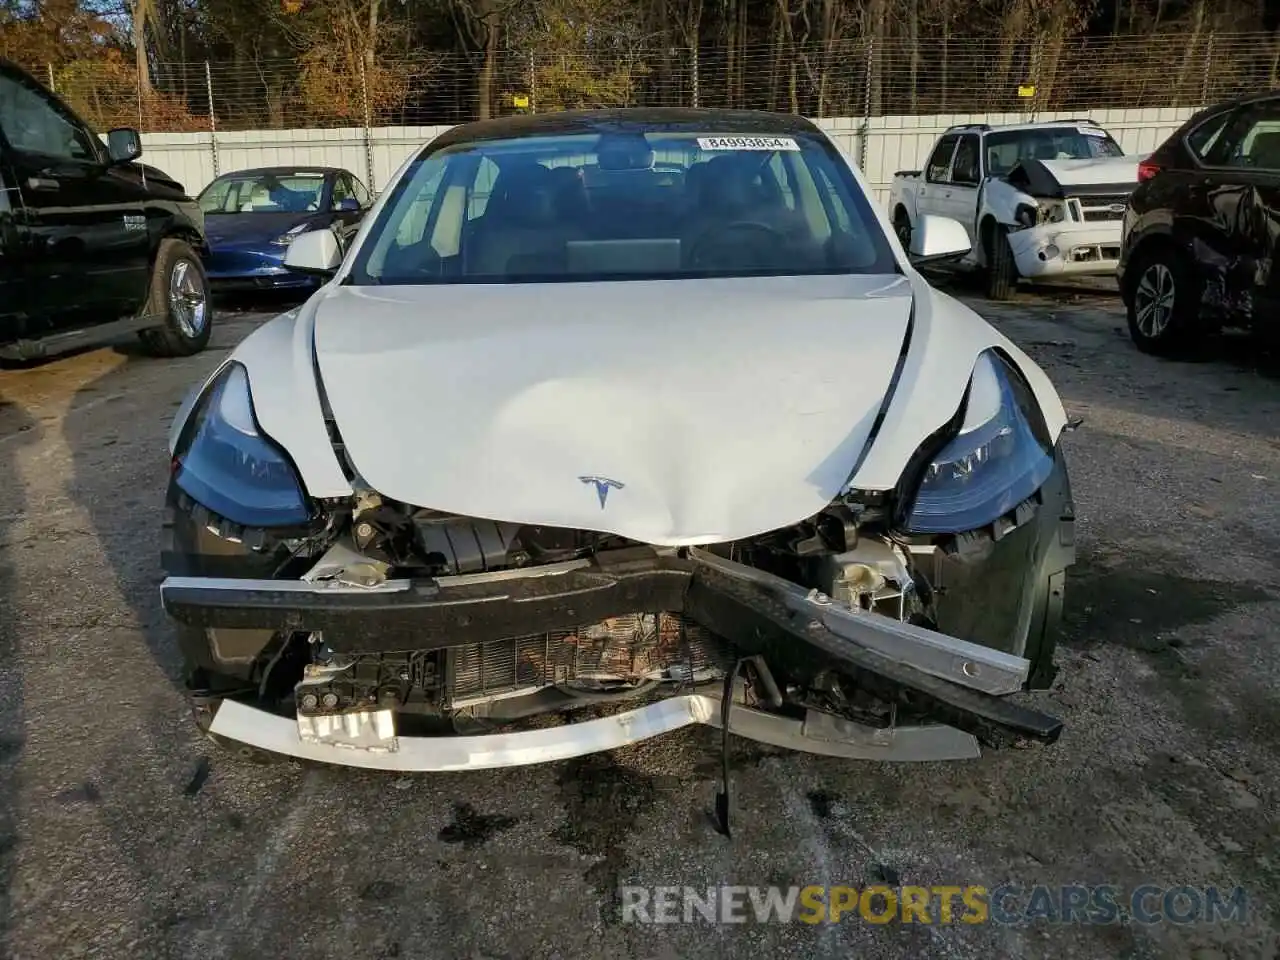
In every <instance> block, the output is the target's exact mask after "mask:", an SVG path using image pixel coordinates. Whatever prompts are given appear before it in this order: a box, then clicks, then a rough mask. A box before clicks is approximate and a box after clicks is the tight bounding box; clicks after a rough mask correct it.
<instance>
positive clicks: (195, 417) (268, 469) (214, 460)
mask: <svg viewBox="0 0 1280 960" xmlns="http://www.w3.org/2000/svg"><path fill="white" fill-rule="evenodd" d="M184 432H185V433H186V435H187V436H188V437H190V440H189V441H187V442H186V443H185V444H184V445H183V446H182V447H180V448H179V449H178V453H177V456H176V457H175V458H174V481H175V482H176V483H177V484H178V486H179V487H180V488H182V490H183V491H185V492H186V493H187V495H188V496H190V497H191V498H192V499H193V500H195V501H196V502H197V503H199V504H201V505H202V506H204V507H207V508H208V509H210V510H212V511H213V512H214V513H216V514H218V515H220V516H223V517H226V518H227V519H228V520H230V521H232V522H233V523H239V524H243V525H244V526H247V527H285V526H295V525H297V524H301V523H305V522H306V521H307V520H308V519H309V518H310V516H311V510H310V508H309V507H308V505H307V497H306V494H304V493H303V491H302V486H301V484H300V483H299V482H298V477H297V474H296V473H295V472H294V469H293V465H292V464H291V463H290V462H289V461H288V459H287V458H286V457H285V455H284V453H283V452H282V451H281V450H280V449H279V448H278V447H277V446H276V445H275V444H274V443H272V442H271V441H270V440H268V439H267V438H266V437H264V436H263V435H262V432H261V431H260V430H259V429H258V422H257V419H256V418H255V417H254V414H253V400H252V398H251V397H250V395H249V376H248V374H247V373H246V372H245V369H244V367H242V366H241V365H240V364H238V363H233V364H231V365H230V366H229V367H227V370H226V371H225V372H224V373H223V374H222V375H221V376H220V377H219V378H218V380H217V381H215V383H214V384H213V385H212V386H211V387H210V388H209V390H208V391H206V393H205V397H204V399H203V400H202V401H201V402H200V403H199V404H198V405H197V407H196V410H195V412H193V413H192V415H191V423H190V424H189V425H188V427H187V428H186V430H185V431H184Z"/></svg>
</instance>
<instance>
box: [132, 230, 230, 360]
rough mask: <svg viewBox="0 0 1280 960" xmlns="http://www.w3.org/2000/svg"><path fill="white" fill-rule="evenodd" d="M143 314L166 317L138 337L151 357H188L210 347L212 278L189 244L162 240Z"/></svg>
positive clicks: (153, 267) (173, 240) (152, 271)
mask: <svg viewBox="0 0 1280 960" xmlns="http://www.w3.org/2000/svg"><path fill="white" fill-rule="evenodd" d="M143 313H144V315H146V316H150V317H163V318H164V323H163V324H161V325H160V326H158V327H156V328H154V329H151V330H143V331H142V332H141V333H140V334H138V336H139V338H140V339H141V340H142V345H143V347H144V348H145V349H146V350H147V352H148V353H150V354H151V355H152V356H156V357H189V356H191V355H192V354H196V353H199V352H200V351H201V350H203V349H204V348H205V347H206V346H207V345H208V343H209V334H210V333H211V331H212V327H213V309H212V303H211V300H210V297H209V278H208V277H207V276H206V275H205V272H204V264H202V263H201V262H200V258H199V257H198V256H196V253H195V251H194V250H192V249H191V247H190V246H189V245H188V244H186V243H184V242H183V241H181V240H176V239H172V238H170V239H166V240H161V241H160V249H159V250H158V251H157V252H156V262H155V264H154V265H153V266H152V268H151V294H150V296H149V297H148V298H147V303H146V306H144V307H143Z"/></svg>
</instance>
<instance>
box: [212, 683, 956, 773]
mask: <svg viewBox="0 0 1280 960" xmlns="http://www.w3.org/2000/svg"><path fill="white" fill-rule="evenodd" d="M720 707H721V701H720V700H719V698H717V697H714V696H708V695H703V694H689V695H685V696H677V697H670V698H668V699H666V700H660V701H658V702H656V703H652V704H649V705H647V706H643V707H639V708H638V709H635V710H627V711H624V712H621V713H616V714H613V715H612V716H608V717H601V718H599V719H596V720H585V721H581V722H578V723H567V724H562V725H560V726H556V727H548V728H542V729H536V730H527V731H519V732H516V733H492V734H484V735H482V736H473V737H471V736H467V737H464V736H459V737H392V738H391V739H389V740H386V741H385V742H384V743H382V744H381V745H380V746H379V747H378V748H374V749H370V748H367V747H365V748H356V747H347V746H342V745H338V744H334V743H320V742H315V741H313V740H308V739H304V738H303V737H300V736H299V728H298V722H297V721H295V720H291V719H289V718H287V717H281V716H277V715H276V714H273V713H268V712H267V711H265V710H259V709H257V708H256V707H251V706H247V705H245V704H243V703H237V702H236V701H234V700H227V701H224V702H223V703H222V704H221V705H220V706H219V707H218V712H217V713H216V714H215V715H214V718H213V722H212V724H211V726H210V728H209V733H210V734H212V735H213V736H217V737H225V738H227V739H229V740H234V741H236V742H238V743H245V744H248V745H250V746H253V747H258V748H259V749H262V750H268V751H270V752H272V753H279V754H284V755H286V756H291V757H297V758H299V759H302V760H315V761H319V762H322V763H336V764H342V765H344V766H352V767H364V768H368V769H374V770H398V771H404V772H410V773H430V772H446V771H452V770H485V769H490V768H494V767H516V766H524V765H526V764H534V763H548V762H551V761H555V760H567V759H570V758H572V757H579V756H584V755H586V754H589V753H597V752H599V751H603V750H614V749H617V748H618V747H623V746H626V745H627V744H631V743H639V742H640V741H642V740H647V739H649V738H650V737H656V736H660V735H662V734H664V733H671V732H673V731H675V730H680V729H682V728H684V727H688V726H692V725H694V724H706V725H708V726H712V727H719V726H720ZM729 730H730V732H731V733H735V734H737V735H738V736H741V737H745V738H747V739H749V740H755V741H757V742H759V743H766V744H769V745H771V746H775V747H780V748H783V749H790V750H799V751H803V752H806V753H817V754H821V755H823V756H829V757H841V758H844V759H848V760H886V761H894V762H904V761H931V760H971V759H974V758H976V757H978V756H979V755H980V754H981V750H980V748H979V746H978V742H977V740H976V739H975V738H974V737H973V736H972V735H970V734H967V733H964V732H962V731H960V730H956V729H955V728H953V727H947V726H919V727H908V726H903V727H896V728H894V729H891V730H890V729H877V728H872V727H865V726H862V725H861V724H856V723H852V722H850V721H846V720H842V719H838V718H835V717H832V716H830V715H828V714H821V713H815V712H813V711H810V712H809V714H808V716H806V718H805V719H804V720H792V719H789V718H787V717H780V716H775V715H773V714H769V713H763V712H761V711H758V710H752V709H750V708H748V707H744V706H738V705H737V704H735V705H734V706H733V708H732V710H731V712H730V717H729Z"/></svg>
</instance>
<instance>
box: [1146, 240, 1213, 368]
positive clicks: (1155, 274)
mask: <svg viewBox="0 0 1280 960" xmlns="http://www.w3.org/2000/svg"><path fill="white" fill-rule="evenodd" d="M1131 282H1132V287H1131V289H1130V291H1129V296H1128V297H1127V298H1126V300H1127V313H1128V320H1129V336H1130V338H1131V339H1132V340H1133V342H1134V344H1135V345H1136V346H1137V348H1138V349H1139V350H1141V351H1142V352H1143V353H1149V354H1153V355H1156V356H1176V355H1179V354H1184V353H1186V352H1187V351H1188V350H1189V349H1191V348H1192V347H1195V346H1198V345H1199V342H1200V341H1202V340H1203V339H1204V337H1205V335H1206V334H1207V333H1208V332H1209V331H1208V329H1207V328H1206V327H1205V326H1204V325H1203V324H1202V323H1201V321H1200V302H1201V295H1200V293H1201V291H1200V284H1199V282H1198V281H1197V278H1196V270H1195V267H1194V265H1192V264H1190V263H1188V262H1187V260H1186V258H1185V257H1183V256H1182V255H1181V254H1179V253H1178V252H1177V251H1176V250H1173V249H1172V248H1167V247H1157V248H1155V249H1153V250H1150V251H1148V252H1146V253H1144V254H1142V255H1141V256H1140V258H1139V259H1138V261H1137V262H1136V263H1135V264H1134V266H1133V280H1132V281H1131Z"/></svg>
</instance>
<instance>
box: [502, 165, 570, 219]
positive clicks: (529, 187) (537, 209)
mask: <svg viewBox="0 0 1280 960" xmlns="http://www.w3.org/2000/svg"><path fill="white" fill-rule="evenodd" d="M497 187H498V195H497V196H496V197H495V198H494V199H493V200H491V201H490V203H491V204H493V210H492V211H491V212H492V214H493V215H494V217H495V218H496V219H501V220H503V221H506V222H508V223H514V224H518V225H522V226H543V225H546V224H550V223H553V222H554V221H555V219H556V216H555V202H554V193H555V178H554V177H552V176H551V171H550V170H548V169H547V168H546V167H544V166H542V164H540V163H535V162H533V161H526V162H518V163H515V164H511V165H509V166H506V167H504V168H502V171H501V172H500V173H499V175H498V183H497Z"/></svg>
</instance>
